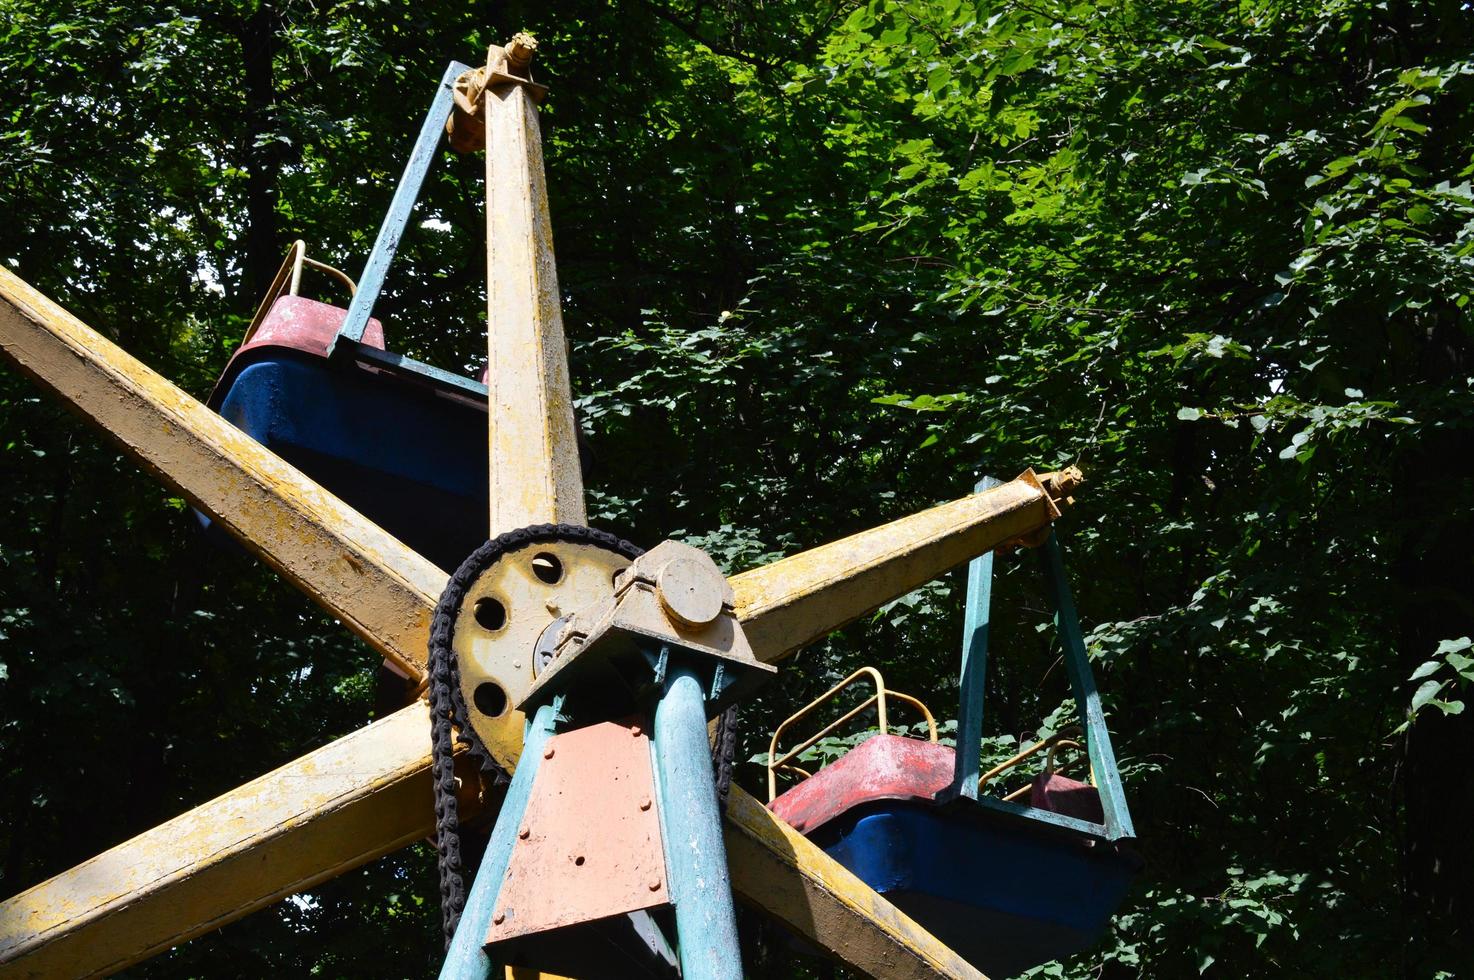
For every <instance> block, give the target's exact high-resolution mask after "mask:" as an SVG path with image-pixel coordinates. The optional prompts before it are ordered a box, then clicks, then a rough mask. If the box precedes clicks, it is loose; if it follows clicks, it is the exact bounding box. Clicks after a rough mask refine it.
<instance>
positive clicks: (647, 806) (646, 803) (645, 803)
mask: <svg viewBox="0 0 1474 980" xmlns="http://www.w3.org/2000/svg"><path fill="white" fill-rule="evenodd" d="M640 809H641V810H648V809H650V801H649V800H641V801H640Z"/></svg>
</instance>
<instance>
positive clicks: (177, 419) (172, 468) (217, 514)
mask: <svg viewBox="0 0 1474 980" xmlns="http://www.w3.org/2000/svg"><path fill="white" fill-rule="evenodd" d="M0 301H3V302H0V353H3V354H4V355H5V356H6V357H7V358H9V359H10V360H11V361H12V362H13V363H14V364H15V365H16V366H17V367H19V368H20V369H21V370H22V371H24V372H25V373H26V374H28V375H30V376H31V377H32V378H34V379H35V380H36V381H37V382H39V383H40V384H41V386H42V387H44V388H46V389H48V390H50V391H51V392H52V393H54V394H56V395H57V396H59V397H60V398H61V399H62V400H63V401H65V402H66V403H67V404H68V405H69V406H70V407H71V408H72V409H74V410H75V411H76V412H78V413H79V414H80V415H81V416H82V417H83V418H85V419H87V420H88V421H90V422H92V423H94V424H95V425H96V426H97V427H98V428H99V429H101V430H102V432H103V433H105V434H106V435H108V436H110V437H111V438H113V439H114V440H116V441H117V442H118V443H119V444H120V445H121V446H122V447H123V448H124V449H125V450H127V451H128V452H129V453H130V454H131V455H132V456H134V458H136V459H137V460H138V461H139V462H140V463H142V464H143V465H144V467H145V468H147V469H149V470H151V471H152V472H153V473H155V474H156V475H157V476H158V477H159V478H160V479H162V480H163V481H164V482H165V483H167V484H168V485H170V486H172V487H174V488H175V489H177V490H178V491H179V492H180V493H182V494H183V495H184V496H185V497H187V498H189V500H190V502H191V503H193V504H194V505H195V506H197V507H199V508H200V509H201V510H203V511H204V512H205V513H207V514H209V515H210V516H211V517H212V518H214V519H215V520H216V521H219V522H220V524H221V525H223V526H224V527H226V528H227V529H228V530H229V531H230V532H231V533H232V534H234V535H235V536H236V537H237V538H239V539H240V541H241V542H242V543H243V544H244V545H245V546H246V547H247V548H249V549H250V550H251V551H253V552H255V553H256V554H257V555H259V556H260V557H261V558H262V559H264V560H265V561H266V562H267V564H269V565H271V566H272V567H273V568H275V569H276V570H277V571H279V572H280V573H281V574H282V575H284V576H285V577H286V578H287V579H288V580H289V581H291V582H292V583H293V584H294V585H296V586H297V587H298V588H300V589H302V590H303V591H304V592H306V593H307V594H308V595H310V596H311V597H312V598H313V599H314V600H316V601H317V602H318V603H319V604H320V605H322V606H323V608H325V609H326V610H327V611H328V612H330V613H332V614H333V615H334V616H336V617H337V618H338V619H340V620H342V621H343V623H344V624H345V625H347V626H348V628H349V629H351V630H352V631H353V632H355V633H357V634H358V635H359V636H361V637H362V638H363V639H364V640H365V641H367V642H368V644H369V645H370V646H372V647H373V648H374V649H376V650H378V651H379V652H380V653H381V654H383V655H384V656H385V657H388V658H389V659H390V660H393V661H394V662H395V663H397V664H398V665H399V666H400V667H401V668H402V669H404V670H405V671H406V672H408V673H410V674H421V673H423V667H424V663H425V644H426V637H427V636H428V633H429V625H430V614H431V612H432V611H433V609H434V606H435V601H436V600H437V599H438V598H439V596H440V592H441V590H442V589H444V587H445V578H446V576H445V573H444V572H442V571H440V569H438V568H436V567H435V566H434V565H432V564H431V563H430V562H428V561H426V560H425V559H424V558H421V557H420V556H419V555H417V554H415V553H414V552H413V551H411V550H410V549H408V548H407V547H405V546H404V545H403V544H401V543H400V542H399V541H398V540H396V539H395V538H393V537H391V536H390V535H389V534H388V533H387V532H385V531H384V530H382V529H381V528H379V527H378V526H377V525H376V524H374V523H372V522H371V521H369V520H368V519H367V518H365V517H364V516H363V515H361V514H359V513H358V512H357V511H355V510H353V509H352V508H350V507H349V506H348V505H347V504H345V503H343V502H342V501H341V500H339V499H338V498H337V497H335V496H333V495H332V494H330V493H328V492H327V491H326V490H324V489H323V488H322V487H320V486H318V485H317V484H316V483H314V482H313V481H311V480H309V479H308V478H307V477H306V476H304V475H302V473H301V472H299V471H298V470H297V469H296V468H295V467H293V466H291V465H290V464H288V463H286V462H285V461H283V460H282V459H281V458H280V457H278V456H276V455H275V454H273V453H271V452H270V451H268V450H267V449H265V448H264V447H263V446H261V444H260V443H258V442H256V441H255V440H253V439H252V438H251V437H249V436H247V435H246V434H245V433H243V432H241V431H240V430H239V429H237V428H235V427H234V426H233V425H231V424H230V423H228V422H226V421H225V420H224V419H222V418H221V417H220V416H218V415H216V414H215V413H214V412H212V411H210V410H209V409H208V408H206V407H205V406H204V405H202V404H201V403H200V402H198V401H196V400H195V399H193V398H191V397H190V396H189V395H188V394H187V393H185V392H184V391H183V390H181V389H180V388H179V387H177V386H176V385H174V384H172V383H171V382H170V381H169V380H168V379H166V378H164V377H163V376H161V375H159V374H158V373H156V372H155V371H152V370H150V369H149V368H148V367H147V366H146V365H144V364H143V363H141V362H140V361H138V360H137V359H136V358H133V357H131V356H129V355H128V353H127V352H126V351H124V350H122V348H120V347H118V346H117V345H116V344H114V343H113V342H111V341H110V340H108V339H107V338H106V337H104V336H102V335H101V334H99V333H98V332H97V331H95V330H93V329H91V328H90V327H88V326H87V325H86V324H84V323H82V322H81V321H80V320H78V319H77V318H76V317H74V316H72V315H71V314H70V313H68V312H67V311H66V310H64V309H62V308H61V307H60V306H58V305H57V304H56V303H55V302H53V301H52V300H51V299H49V298H47V297H46V296H44V295H43V294H41V293H40V292H38V291H37V290H36V289H34V288H32V287H31V286H30V285H28V284H27V283H25V282H24V281H22V280H21V279H20V278H19V277H17V276H16V275H14V274H13V273H11V272H10V271H9V270H7V269H4V268H0Z"/></svg>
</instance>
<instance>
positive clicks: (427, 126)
mask: <svg viewBox="0 0 1474 980" xmlns="http://www.w3.org/2000/svg"><path fill="white" fill-rule="evenodd" d="M468 71H470V68H468V67H467V66H466V65H463V64H461V63H460V62H459V61H452V62H451V63H450V67H448V68H446V69H445V74H444V75H443V76H442V77H441V79H440V84H439V86H438V87H437V88H436V89H435V98H434V99H433V100H432V101H431V102H430V111H429V113H427V114H426V116H425V122H424V124H423V125H422V126H420V135H419V138H418V139H416V140H415V148H414V151H413V152H412V153H410V155H409V162H408V163H407V164H405V165H404V176H403V177H400V178H399V187H398V188H396V189H395V191H394V200H393V201H392V202H390V204H389V213H388V214H386V215H384V223H383V224H382V225H381V226H379V237H378V238H377V239H375V240H374V250H373V251H372V252H370V253H369V257H368V262H366V263H365V264H364V267H363V274H362V275H361V276H359V277H358V292H356V293H354V294H353V302H351V303H349V304H348V315H347V316H346V317H344V318H343V325H342V326H341V327H339V328H338V336H339V337H344V338H347V339H348V340H351V341H352V342H353V343H355V344H356V343H360V342H362V341H363V332H364V330H366V329H367V328H368V322H369V315H370V314H371V313H372V312H373V310H374V303H375V302H377V301H378V299H379V292H380V291H381V290H382V289H383V288H384V275H385V273H387V272H388V271H389V263H390V261H391V260H392V259H393V258H394V250H395V249H397V248H398V247H399V239H400V238H401V237H402V236H403V235H404V228H405V226H406V225H407V224H409V216H410V213H411V212H413V211H414V209H415V199H416V198H418V197H419V196H420V188H421V186H423V185H424V183H425V174H426V173H428V172H429V170H430V163H431V161H433V160H434V159H435V152H436V151H437V150H438V149H439V148H440V136H441V134H442V133H443V132H444V130H445V120H447V119H449V118H450V111H451V107H452V105H453V103H454V96H453V90H454V86H455V80H456V79H457V78H460V77H461V75H463V74H465V73H466V72H468ZM333 344H334V347H336V346H337V341H336V340H335V341H334V342H333ZM328 353H329V354H331V353H333V350H332V349H329V350H328Z"/></svg>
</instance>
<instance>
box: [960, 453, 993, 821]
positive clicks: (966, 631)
mask: <svg viewBox="0 0 1474 980" xmlns="http://www.w3.org/2000/svg"><path fill="white" fill-rule="evenodd" d="M1000 485H1001V484H1000V481H998V480H995V479H994V478H993V477H991V476H985V477H983V478H982V479H981V480H979V481H978V483H977V486H976V487H974V488H973V491H974V492H975V493H982V492H983V491H984V490H991V489H992V488H993V487H996V486H1000ZM992 599H993V553H992V552H991V551H990V552H988V553H987V554H985V555H979V556H978V557H976V558H974V559H973V560H972V563H971V564H969V565H968V566H967V618H966V620H965V622H964V623H963V626H962V675H961V678H960V679H959V680H958V682H957V687H958V705H957V762H956V769H955V771H954V774H953V776H952V791H953V792H954V793H960V794H961V795H963V796H966V797H968V798H969V799H974V800H975V799H977V798H978V774H979V773H978V770H979V768H980V767H981V756H982V741H983V692H984V690H985V689H986V688H987V677H988V614H989V606H990V604H991V603H992Z"/></svg>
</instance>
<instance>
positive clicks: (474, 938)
mask: <svg viewBox="0 0 1474 980" xmlns="http://www.w3.org/2000/svg"><path fill="white" fill-rule="evenodd" d="M562 702H563V699H562V698H555V699H554V701H553V703H552V704H545V705H543V706H542V707H541V708H538V709H537V714H535V715H533V718H532V720H531V721H530V722H528V723H527V733H526V735H525V736H524V737H523V739H522V758H521V759H520V760H519V761H518V765H517V771H516V772H514V773H513V774H512V782H511V785H509V786H508V787H507V796H506V798H505V799H504V800H502V809H501V812H500V813H498V814H497V817H496V827H495V828H493V829H492V832H491V840H490V841H488V842H487V844H486V856H485V857H483V858H482V859H481V869H480V870H479V871H477V872H476V882H475V884H473V885H472V886H471V894H469V895H467V896H466V908H465V911H463V912H462V913H461V921H460V924H459V925H457V926H456V933H455V936H453V937H452V938H451V941H450V949H449V950H447V951H446V954H445V962H444V963H443V964H442V965H441V967H440V980H487V978H488V977H490V976H491V969H492V964H491V957H489V956H487V955H486V952H485V951H484V950H483V949H482V948H481V947H482V944H483V943H485V942H486V932H487V930H488V929H490V928H491V914H492V912H493V911H494V910H495V909H496V899H497V895H498V894H499V893H500V892H501V890H502V880H503V879H504V878H506V877H507V866H508V865H509V864H510V863H511V861H512V845H514V844H515V843H516V842H517V830H518V828H519V827H520V826H521V825H522V817H523V815H524V814H525V813H526V812H527V801H528V800H529V799H531V797H532V782H533V780H534V779H536V778H537V770H538V766H539V765H541V764H542V758H543V745H544V743H546V742H547V740H548V738H549V737H550V736H551V735H552V734H553V727H554V725H555V723H556V721H557V717H558V710H559V708H560V707H561V706H562Z"/></svg>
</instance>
